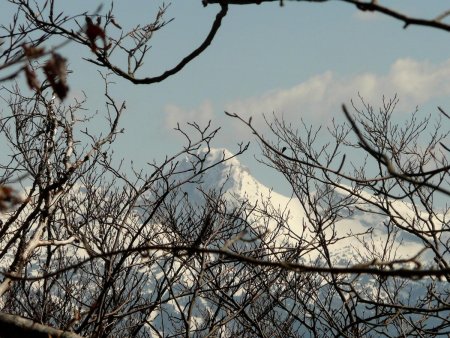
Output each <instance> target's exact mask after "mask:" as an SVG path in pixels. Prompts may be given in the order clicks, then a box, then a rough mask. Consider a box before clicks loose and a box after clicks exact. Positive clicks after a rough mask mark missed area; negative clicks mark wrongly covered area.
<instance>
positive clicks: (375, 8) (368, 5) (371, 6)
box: [202, 0, 450, 32]
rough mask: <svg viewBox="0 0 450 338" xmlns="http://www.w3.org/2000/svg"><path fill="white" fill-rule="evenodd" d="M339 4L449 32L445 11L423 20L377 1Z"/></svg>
mask: <svg viewBox="0 0 450 338" xmlns="http://www.w3.org/2000/svg"><path fill="white" fill-rule="evenodd" d="M202 1H203V5H204V6H207V5H209V4H224V3H225V4H228V5H259V4H261V3H263V2H279V3H280V4H283V2H284V1H291V2H301V1H303V2H329V1H330V0H202ZM338 1H341V2H346V3H350V4H352V5H355V6H356V7H357V8H358V10H361V11H371V12H379V13H382V14H384V15H387V16H390V17H393V18H395V19H397V20H400V21H403V23H404V28H406V27H408V26H409V25H417V26H425V27H432V28H437V29H441V30H444V31H447V32H450V24H446V23H444V22H442V20H443V19H444V18H445V17H447V16H449V15H450V11H446V12H444V13H439V14H438V15H436V17H435V18H433V19H425V18H418V17H411V16H408V15H406V14H404V13H402V12H400V11H396V10H393V9H391V8H389V7H386V6H383V5H380V4H379V3H378V1H377V0H371V1H360V0H338Z"/></svg>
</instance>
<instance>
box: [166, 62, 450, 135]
mask: <svg viewBox="0 0 450 338" xmlns="http://www.w3.org/2000/svg"><path fill="white" fill-rule="evenodd" d="M358 93H360V95H361V96H362V97H363V98H364V100H365V101H366V102H367V103H370V104H371V105H373V106H374V107H378V106H379V105H380V104H381V100H382V97H383V95H384V96H386V97H387V98H392V97H393V96H394V95H395V94H397V95H398V97H399V99H400V101H399V104H398V105H397V106H396V111H397V112H398V113H400V112H411V111H413V110H414V109H415V107H416V106H417V105H419V106H420V105H422V104H424V103H427V102H430V101H431V100H432V99H434V98H440V97H445V96H447V95H450V59H449V60H447V61H445V62H443V63H441V64H432V63H430V62H426V61H425V62H420V61H417V60H413V59H410V58H402V59H398V60H397V61H396V62H394V63H393V64H392V65H391V67H390V69H389V71H388V72H387V73H386V74H376V73H370V72H366V73H360V74H356V75H353V76H346V77H345V76H340V75H338V74H336V73H334V72H332V71H326V72H324V73H322V74H319V75H316V76H313V77H311V78H309V79H307V80H306V81H304V82H301V83H299V84H297V85H295V86H293V87H291V88H284V89H276V90H271V91H268V92H266V93H264V94H262V95H259V96H254V97H249V98H246V99H242V100H235V101H232V102H229V103H228V104H226V105H225V107H219V109H217V110H216V111H214V108H213V105H212V103H211V102H210V101H209V100H205V101H203V102H202V103H201V104H200V105H199V106H198V107H196V108H194V109H183V108H181V107H179V106H177V105H174V104H168V105H167V106H166V107H165V113H166V119H165V123H166V126H167V127H170V128H173V127H174V126H176V123H177V122H180V123H185V122H193V121H195V122H197V123H199V124H201V125H205V124H206V123H207V122H208V121H209V120H213V124H215V125H220V126H224V127H225V128H224V130H227V132H226V133H225V135H223V138H224V139H230V141H231V140H233V141H235V140H240V139H242V138H245V136H246V135H248V134H249V130H248V128H246V127H245V126H244V125H243V123H241V122H239V121H237V120H235V119H230V118H225V116H224V114H223V111H224V110H225V111H228V112H230V113H237V114H239V115H240V116H241V117H243V118H249V117H250V116H252V117H253V125H254V126H255V127H256V128H257V129H258V130H259V131H262V132H264V131H265V130H266V128H267V127H266V125H265V123H264V121H263V119H262V114H265V115H266V116H267V117H268V119H269V120H271V114H272V113H275V114H276V115H283V118H284V119H285V121H287V122H291V123H294V124H295V123H296V122H297V121H298V120H299V119H300V118H301V117H303V118H306V120H307V121H308V122H313V123H317V124H327V122H328V121H330V119H331V118H332V117H336V116H342V112H341V105H342V103H347V104H348V103H349V101H350V100H351V99H357V98H358ZM229 131H231V132H232V134H230V132H229ZM231 135H233V137H231Z"/></svg>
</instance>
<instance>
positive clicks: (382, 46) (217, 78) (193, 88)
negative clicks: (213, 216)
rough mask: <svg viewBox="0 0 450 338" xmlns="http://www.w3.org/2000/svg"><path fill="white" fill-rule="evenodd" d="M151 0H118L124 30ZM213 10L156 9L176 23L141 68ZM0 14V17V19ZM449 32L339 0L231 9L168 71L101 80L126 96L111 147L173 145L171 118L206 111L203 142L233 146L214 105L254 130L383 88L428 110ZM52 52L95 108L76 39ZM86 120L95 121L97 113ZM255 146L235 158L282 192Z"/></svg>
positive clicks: (437, 3) (200, 29)
mask: <svg viewBox="0 0 450 338" xmlns="http://www.w3.org/2000/svg"><path fill="white" fill-rule="evenodd" d="M99 3H100V2H95V1H87V0H84V1H76V2H75V1H74V2H61V5H60V6H63V7H61V8H64V10H66V11H68V12H71V13H76V12H80V11H86V10H90V11H93V10H94V9H95V8H96V7H97V6H98V4H99ZM386 3H389V4H392V6H393V7H394V8H403V9H404V10H405V11H406V12H407V13H410V14H412V15H421V16H425V17H434V16H435V15H437V14H439V13H440V12H441V11H443V10H445V9H446V3H447V2H446V1H442V0H427V1H423V0H416V1H406V2H405V1H400V0H397V1H388V2H386ZM131 4H133V5H131ZM160 4H161V3H160V2H158V1H153V2H149V1H133V2H129V1H117V2H116V3H115V4H114V6H115V14H116V18H117V21H118V22H119V23H120V24H121V25H122V26H123V27H124V28H125V27H126V28H130V27H131V26H134V25H136V24H138V23H145V22H148V21H149V20H150V19H151V18H153V17H154V15H155V9H156V8H157V6H158V5H160ZM105 6H108V5H107V4H105ZM401 6H403V7H401ZM447 7H448V3H447ZM217 11H218V6H214V5H210V6H208V7H207V8H203V6H202V5H201V1H200V0H195V1H194V0H176V1H173V3H172V4H171V6H170V7H169V10H168V11H167V18H170V17H173V18H175V20H174V21H173V22H172V23H170V24H169V25H168V26H167V27H166V28H164V29H163V30H162V31H161V32H159V33H158V34H157V35H156V36H155V38H154V41H153V42H152V50H151V52H150V54H149V55H148V56H147V60H146V63H145V64H146V66H145V67H144V69H143V70H142V71H141V73H140V75H141V76H149V75H156V74H159V73H161V72H163V71H164V70H165V69H167V68H170V67H172V66H173V65H174V64H176V63H177V62H178V60H179V59H180V58H182V57H183V56H185V55H186V54H187V53H189V52H190V51H191V50H192V49H193V48H195V47H196V46H197V45H198V44H199V43H200V42H201V41H202V40H203V38H204V37H205V35H206V34H207V32H208V30H209V27H210V25H211V23H212V21H213V19H214V17H215V14H216V12H217ZM5 13H6V12H4V14H3V15H1V19H2V20H3V21H4V20H7V19H8V18H5V17H4V15H5ZM107 33H108V32H107ZM114 33H118V32H114ZM449 38H450V35H449V34H448V33H447V34H446V33H443V32H440V31H437V30H433V29H429V28H420V27H408V29H406V30H405V29H403V28H402V23H401V22H399V21H396V20H394V19H391V18H388V17H384V16H381V15H372V14H369V13H362V12H358V11H357V10H356V9H354V7H352V6H350V5H347V4H345V3H340V2H338V1H333V2H330V3H322V4H309V3H302V2H300V3H297V2H286V4H285V6H284V7H282V8H280V7H279V6H278V5H277V4H276V3H267V4H262V5H259V6H256V5H252V6H231V7H230V10H229V13H228V15H227V17H226V18H225V19H224V22H223V25H222V27H221V29H220V31H219V33H218V35H217V37H216V39H215V40H214V41H213V43H212V45H211V46H210V47H209V49H207V51H206V52H205V53H203V54H202V55H201V56H200V57H198V58H197V59H196V60H194V61H193V62H192V63H190V64H189V65H187V67H186V68H185V69H184V70H182V71H181V72H180V73H178V74H177V75H175V76H173V77H171V78H169V79H168V80H166V81H164V82H162V83H160V84H153V85H151V86H142V85H141V86H136V85H133V84H131V83H128V82H126V81H124V80H121V79H119V78H116V77H111V79H112V80H114V81H115V82H116V84H115V85H114V87H113V93H114V94H115V95H116V98H117V99H118V100H120V99H123V100H126V102H127V108H128V109H127V112H126V114H125V115H124V116H123V119H122V121H121V123H122V126H123V127H124V128H125V130H126V132H125V134H123V135H121V136H120V138H119V139H118V140H117V143H116V145H115V154H116V156H117V158H124V159H125V163H129V162H130V161H133V162H134V163H135V165H137V166H145V163H146V162H151V161H152V160H153V159H161V158H163V157H164V155H165V154H170V153H172V152H174V151H177V150H179V149H180V148H181V146H182V144H183V143H182V139H181V138H180V137H178V136H177V134H176V133H175V132H174V131H173V127H175V125H176V122H177V121H179V122H180V123H181V124H182V125H183V124H184V123H186V122H188V121H196V122H199V123H201V124H202V123H206V122H207V121H208V120H210V119H211V120H212V124H213V126H217V127H218V126H221V127H222V132H221V133H220V134H219V137H218V138H217V140H216V142H215V143H214V145H215V146H217V147H226V148H228V149H230V150H231V151H233V150H235V149H236V144H237V143H238V142H240V141H244V142H245V141H254V138H252V136H251V135H250V134H249V133H248V130H246V129H245V128H243V127H242V126H241V125H238V124H236V123H235V121H231V120H230V119H229V118H226V117H225V116H224V113H223V111H224V110H228V111H230V112H236V113H239V114H242V115H243V116H253V119H254V121H255V124H256V125H257V126H258V127H259V128H260V129H261V131H263V132H266V129H265V127H264V125H263V123H262V122H260V121H261V115H262V113H265V114H269V115H270V114H272V112H275V113H276V114H283V116H284V118H285V119H286V120H287V121H288V122H292V123H294V124H295V123H296V122H297V121H299V119H300V118H304V119H305V120H306V121H308V122H311V123H313V124H316V125H319V124H323V123H325V124H326V123H328V122H329V121H330V120H331V118H333V117H335V118H338V119H342V114H341V112H340V109H339V107H340V105H341V103H344V102H346V103H348V102H349V101H350V99H352V98H353V99H356V98H357V95H358V92H360V93H361V94H362V95H363V96H364V97H365V99H366V100H367V101H368V102H370V103H372V104H373V105H374V106H377V105H378V104H379V103H380V102H381V97H382V95H383V94H384V95H386V96H387V97H391V96H393V95H394V94H395V93H398V95H399V98H400V103H399V107H398V111H397V113H398V114H399V117H401V114H406V113H408V112H412V111H413V110H414V109H415V107H416V106H417V105H419V107H420V108H421V110H422V111H424V112H425V113H434V114H436V115H437V112H436V109H435V108H434V107H435V106H436V105H441V106H442V107H444V108H446V107H447V108H448V110H449V111H450V102H449V99H448V98H449V97H450V81H449V80H450V44H449ZM61 53H62V54H64V55H65V56H66V57H68V59H69V60H70V67H71V68H72V69H73V70H74V74H73V75H72V77H71V79H70V84H71V89H72V91H71V95H72V96H78V95H80V93H81V90H84V91H85V92H86V94H87V95H88V107H89V108H90V109H92V111H95V110H96V109H98V110H100V111H104V108H103V104H104V103H103V102H104V100H103V96H102V95H103V91H104V90H103V87H102V84H101V81H100V77H99V76H97V75H96V71H97V68H96V67H95V66H93V65H91V64H89V63H87V62H85V61H82V60H81V59H80V56H88V55H89V53H88V52H86V53H85V54H80V53H83V52H82V51H81V50H80V48H79V47H78V46H75V45H69V46H68V47H66V48H65V49H64V50H63V51H61ZM123 64H124V63H123ZM99 116H101V114H99ZM95 123H98V127H99V128H100V126H101V125H102V121H101V119H98V121H96V122H95ZM94 127H97V126H94ZM255 154H256V155H258V154H259V149H258V146H257V145H256V142H252V147H251V148H250V151H249V152H248V154H247V155H245V156H243V157H242V159H241V161H242V162H243V163H244V164H245V165H247V166H248V167H249V168H250V170H251V172H252V173H253V175H254V176H256V178H258V179H259V180H261V181H262V182H263V183H265V184H266V185H269V186H270V185H273V186H275V188H276V189H277V188H279V189H281V190H284V189H285V187H284V186H283V183H282V179H281V178H280V177H279V176H277V175H276V173H274V172H273V171H272V170H268V169H265V168H263V167H262V166H261V165H260V164H258V163H257V162H256V161H255V160H254V159H253V156H254V155H255Z"/></svg>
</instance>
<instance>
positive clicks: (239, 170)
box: [180, 149, 428, 265]
mask: <svg viewBox="0 0 450 338" xmlns="http://www.w3.org/2000/svg"><path fill="white" fill-rule="evenodd" d="M197 156H198V157H199V158H202V159H204V162H203V166H204V168H207V167H212V168H211V169H209V170H207V171H205V173H204V174H203V176H202V179H201V184H200V186H201V188H202V190H203V191H209V190H222V191H223V192H224V193H225V195H227V196H228V197H229V199H230V200H248V201H249V202H250V204H251V205H255V204H258V203H262V202H264V201H270V205H271V206H272V207H273V210H282V211H284V214H285V215H288V217H287V219H286V224H287V225H286V231H289V232H290V233H291V234H295V235H297V236H302V238H304V239H308V240H312V239H313V237H314V236H316V234H315V233H313V232H312V231H310V230H311V227H310V226H308V223H309V221H308V218H307V215H306V212H305V210H304V208H303V206H302V205H301V203H300V202H299V200H298V199H297V198H295V196H294V197H292V196H284V195H282V194H280V193H277V192H276V191H274V190H273V189H272V188H269V187H267V186H266V185H264V184H263V183H261V182H259V181H258V180H256V179H255V178H254V177H253V176H252V174H251V172H250V170H249V169H248V168H247V167H246V166H244V165H242V164H241V163H240V161H239V159H238V158H237V157H233V154H232V153H231V152H230V151H228V150H226V149H202V150H199V152H198V153H197ZM224 158H230V160H227V161H225V162H222V163H220V164H218V165H215V164H216V163H218V162H220V161H221V160H222V159H224ZM191 163H192V159H191V158H189V157H188V158H186V159H185V162H184V163H182V164H181V165H180V168H183V169H186V168H190V166H191V165H192V164H191ZM349 189H350V187H347V186H344V185H342V189H339V188H337V189H336V191H335V194H336V195H337V196H338V197H344V196H348V195H349V192H348V191H347V190H349ZM182 190H183V191H185V192H186V193H187V194H189V196H190V197H191V201H194V203H201V201H202V194H201V193H200V191H199V185H198V184H187V185H185V186H183V188H182ZM350 190H351V189H350ZM311 194H314V192H311ZM362 195H363V196H364V198H365V199H370V198H375V197H373V196H371V195H369V194H367V193H364V192H362ZM359 203H361V204H363V205H364V204H366V203H365V201H358V200H357V199H356V200H355V202H354V206H353V207H352V210H351V212H350V213H348V214H346V215H344V216H342V217H341V218H340V219H337V221H336V223H335V226H334V227H333V229H329V230H327V231H325V232H329V231H334V232H336V233H335V235H336V237H338V238H345V237H348V239H342V240H339V241H336V243H334V244H332V245H330V249H331V254H332V256H333V257H334V259H335V261H336V262H340V263H342V264H344V265H348V264H349V262H355V264H356V263H361V260H364V258H363V256H361V254H362V253H364V252H365V251H366V250H367V244H369V243H370V244H371V245H373V246H374V247H373V249H374V250H377V249H379V251H380V252H381V251H382V250H383V249H384V246H385V245H386V244H387V243H391V245H392V246H393V251H395V253H396V256H395V258H396V259H400V258H407V257H411V256H413V255H414V254H416V253H419V251H421V250H422V249H423V248H424V246H423V243H422V242H421V241H419V240H418V239H417V237H415V236H412V235H411V234H409V233H408V232H407V231H399V232H397V233H396V234H395V240H394V241H393V234H392V233H391V232H390V231H389V230H388V228H387V227H386V225H385V222H386V221H387V217H386V216H385V215H382V214H381V213H380V212H378V211H377V210H373V212H367V211H362V210H361V208H359V206H358V204H359ZM366 209H367V208H366ZM372 209H373V208H372ZM391 209H392V212H393V214H394V215H395V214H398V215H401V216H402V217H406V218H407V215H410V218H414V217H415V212H414V210H413V209H412V207H411V205H409V204H408V203H405V202H402V201H392V204H391ZM423 217H425V218H426V217H428V216H427V215H426V214H424V215H423ZM305 225H306V227H305ZM356 234H365V235H356ZM329 235H330V236H331V234H329ZM294 237H296V236H294ZM319 254H320V253H319V252H318V251H316V252H314V251H313V252H310V253H309V258H310V259H311V260H314V259H316V258H317V257H318V256H319ZM380 254H381V253H380ZM426 256H427V253H425V254H424V255H421V258H422V259H424V258H425V257H426ZM391 259H392V257H391Z"/></svg>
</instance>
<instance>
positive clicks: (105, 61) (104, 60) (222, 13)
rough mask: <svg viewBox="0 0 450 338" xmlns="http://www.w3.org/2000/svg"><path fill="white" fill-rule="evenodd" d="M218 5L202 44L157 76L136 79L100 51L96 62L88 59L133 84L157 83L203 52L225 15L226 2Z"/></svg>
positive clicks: (226, 10) (226, 9)
mask: <svg viewBox="0 0 450 338" xmlns="http://www.w3.org/2000/svg"><path fill="white" fill-rule="evenodd" d="M220 7H221V9H220V12H219V13H217V15H216V19H215V20H214V23H213V25H212V27H211V30H210V31H209V34H208V36H207V37H206V39H205V40H204V41H203V42H202V44H201V45H200V46H199V47H198V48H196V49H195V50H194V51H192V52H191V53H190V54H189V55H187V56H186V57H184V58H183V59H182V60H181V61H180V62H179V63H178V64H177V65H176V66H175V67H173V68H171V69H169V70H166V71H165V72H164V73H162V74H161V75H159V76H154V77H146V78H141V79H137V78H135V77H134V76H132V75H130V74H128V73H127V72H125V71H123V70H122V69H120V68H118V67H116V66H114V65H113V64H112V63H110V62H109V60H108V59H107V58H105V57H104V56H103V55H102V54H101V53H100V52H99V53H97V56H98V60H99V61H98V62H97V61H93V60H90V61H92V62H94V63H95V64H98V65H100V66H105V67H107V68H109V69H111V70H112V71H113V72H114V73H116V74H117V75H119V76H121V77H123V78H125V79H127V80H129V81H131V82H132V83H134V84H151V83H157V82H161V81H164V80H165V79H167V78H168V77H170V76H172V75H174V74H176V73H178V72H179V71H180V70H182V69H183V68H184V66H186V65H187V64H188V63H189V62H191V61H192V60H193V59H195V58H196V57H197V56H199V55H200V54H201V53H203V51H205V50H206V48H208V46H209V45H210V44H211V42H212V41H213V39H214V37H215V36H216V33H217V32H218V30H219V28H220V26H221V24H222V19H223V18H224V17H225V16H226V15H227V12H228V5H227V4H220Z"/></svg>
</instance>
